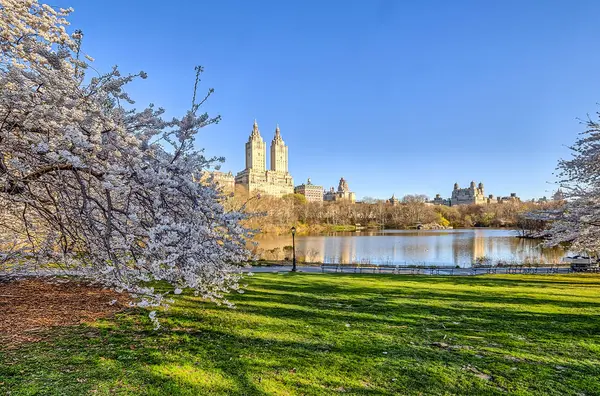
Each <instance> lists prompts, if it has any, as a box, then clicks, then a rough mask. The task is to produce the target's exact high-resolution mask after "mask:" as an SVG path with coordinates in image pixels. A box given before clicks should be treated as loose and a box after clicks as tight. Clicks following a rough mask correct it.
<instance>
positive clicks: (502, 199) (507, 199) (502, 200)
mask: <svg viewBox="0 0 600 396" xmlns="http://www.w3.org/2000/svg"><path fill="white" fill-rule="evenodd" d="M505 202H521V198H519V197H517V193H510V196H508V197H498V203H505Z"/></svg>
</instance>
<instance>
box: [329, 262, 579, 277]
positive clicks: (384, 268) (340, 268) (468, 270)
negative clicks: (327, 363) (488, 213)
mask: <svg viewBox="0 0 600 396" xmlns="http://www.w3.org/2000/svg"><path fill="white" fill-rule="evenodd" d="M321 272H323V273H325V272H337V273H371V274H376V273H377V274H385V273H387V274H397V275H399V274H407V275H486V274H559V273H562V274H566V273H571V272H573V269H572V268H571V267H570V266H564V265H559V264H548V265H507V266H493V265H489V266H473V267H460V268H457V267H451V266H435V265H429V266H428V265H418V266H416V265H406V264H397V265H393V264H381V265H374V264H358V263H355V264H321Z"/></svg>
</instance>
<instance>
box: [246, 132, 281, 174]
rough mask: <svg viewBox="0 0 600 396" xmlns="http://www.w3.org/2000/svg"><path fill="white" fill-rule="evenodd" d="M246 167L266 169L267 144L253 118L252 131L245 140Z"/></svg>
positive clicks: (259, 169)
mask: <svg viewBox="0 0 600 396" xmlns="http://www.w3.org/2000/svg"><path fill="white" fill-rule="evenodd" d="M282 142H283V140H282ZM271 150H272V149H271ZM286 153H287V147H286ZM286 158H287V156H286ZM246 169H255V170H257V171H263V172H264V171H266V170H267V145H266V144H265V142H264V140H263V139H262V137H261V136H260V132H259V131H258V124H257V123H256V120H254V126H253V127H252V133H251V134H250V137H249V138H248V141H247V142H246Z"/></svg>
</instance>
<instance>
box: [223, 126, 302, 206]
mask: <svg viewBox="0 0 600 396" xmlns="http://www.w3.org/2000/svg"><path fill="white" fill-rule="evenodd" d="M270 154H271V167H270V169H268V170H267V145H266V143H265V141H264V140H263V139H262V137H261V136H260V132H259V130H258V124H257V123H256V120H255V121H254V126H253V127H252V132H251V133H250V137H249V138H248V142H246V169H244V170H243V171H241V172H239V173H238V174H237V175H236V176H235V184H236V185H240V186H243V187H244V188H245V189H246V191H247V192H248V193H249V194H251V195H253V194H256V193H264V194H266V195H272V196H275V197H282V196H284V195H288V194H293V193H294V180H293V179H292V175H290V173H289V172H288V147H287V146H286V145H285V142H284V141H283V138H282V137H281V132H280V130H279V126H277V127H276V128H275V136H274V137H273V140H272V141H271V153H270Z"/></svg>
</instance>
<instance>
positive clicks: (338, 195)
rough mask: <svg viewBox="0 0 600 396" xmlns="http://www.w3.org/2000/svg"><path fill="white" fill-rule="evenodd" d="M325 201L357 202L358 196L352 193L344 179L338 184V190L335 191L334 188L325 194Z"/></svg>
mask: <svg viewBox="0 0 600 396" xmlns="http://www.w3.org/2000/svg"><path fill="white" fill-rule="evenodd" d="M323 200H324V201H350V202H352V203H354V202H356V194H354V193H353V192H351V191H350V188H349V187H348V182H347V181H346V180H344V178H343V177H342V178H341V179H340V183H339V184H338V189H337V191H335V189H334V188H333V187H331V189H330V190H329V191H327V192H326V193H325V194H323Z"/></svg>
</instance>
